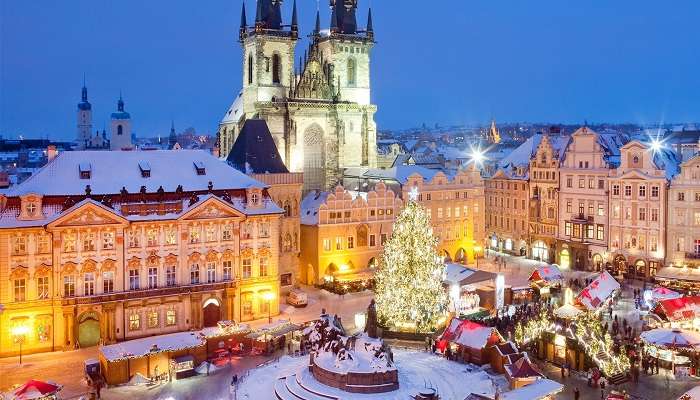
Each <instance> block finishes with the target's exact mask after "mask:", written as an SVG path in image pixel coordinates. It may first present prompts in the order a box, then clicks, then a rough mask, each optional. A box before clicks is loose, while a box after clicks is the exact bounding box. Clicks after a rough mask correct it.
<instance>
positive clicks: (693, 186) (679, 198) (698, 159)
mask: <svg viewBox="0 0 700 400" xmlns="http://www.w3.org/2000/svg"><path fill="white" fill-rule="evenodd" d="M666 262H667V263H668V264H673V265H676V266H690V267H700V155H696V156H695V157H693V158H690V159H689V160H688V161H686V162H684V163H683V164H681V166H680V173H679V174H678V175H676V176H675V177H674V178H673V180H672V181H671V185H670V186H669V193H668V233H667V241H666Z"/></svg>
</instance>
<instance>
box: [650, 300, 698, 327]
mask: <svg viewBox="0 0 700 400" xmlns="http://www.w3.org/2000/svg"><path fill="white" fill-rule="evenodd" d="M654 312H655V313H657V314H663V315H665V316H666V318H667V319H668V320H669V321H685V320H692V319H694V318H695V317H696V316H700V296H688V297H681V298H678V299H668V300H661V301H659V302H658V304H657V305H656V308H655V309H654Z"/></svg>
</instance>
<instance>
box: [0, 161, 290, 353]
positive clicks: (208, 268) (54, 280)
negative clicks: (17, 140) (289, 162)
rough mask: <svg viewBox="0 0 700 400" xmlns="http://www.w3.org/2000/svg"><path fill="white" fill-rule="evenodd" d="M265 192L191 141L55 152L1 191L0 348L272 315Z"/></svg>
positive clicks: (58, 345) (273, 239)
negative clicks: (18, 335) (176, 145)
mask: <svg viewBox="0 0 700 400" xmlns="http://www.w3.org/2000/svg"><path fill="white" fill-rule="evenodd" d="M268 190H269V189H268V187H267V185H265V184H263V183H261V182H259V181H256V180H254V179H252V178H250V177H248V176H246V175H244V174H242V173H240V172H238V171H236V170H235V169H233V168H231V167H229V166H227V165H226V164H225V163H222V162H221V161H220V160H218V159H216V158H214V157H212V156H211V155H210V154H208V153H205V152H201V151H188V150H178V151H147V152H135V151H132V152H122V151H116V152H98V151H75V152H62V153H60V154H59V155H58V156H56V157H55V158H54V159H53V160H52V161H51V162H49V163H48V164H47V165H46V166H45V167H44V168H43V169H41V170H40V171H39V172H37V173H36V174H35V175H33V176H32V177H31V178H30V179H28V180H27V181H25V182H24V183H22V184H20V185H18V186H15V187H13V188H11V189H10V190H9V191H7V192H5V193H4V194H2V195H0V303H2V304H3V306H4V310H3V312H2V313H1V314H0V319H1V320H0V322H1V323H0V354H2V355H11V354H16V353H17V352H18V350H19V348H18V345H17V343H16V342H15V341H14V340H13V337H12V336H11V332H13V330H14V329H15V328H16V327H19V326H22V327H25V328H28V334H27V337H26V341H25V343H24V345H23V349H24V351H28V352H40V351H53V350H62V349H72V348H75V347H77V346H80V347H87V346H93V345H95V344H98V343H114V342H116V341H121V340H128V339H132V338H138V337H145V336H152V335H158V334H163V333H170V332H177V331H186V330H190V329H201V328H202V327H206V326H212V325H216V323H217V322H218V321H219V320H235V321H247V320H252V319H257V318H263V317H267V316H268V314H272V315H276V314H277V313H278V304H279V303H278V301H276V299H277V298H279V279H280V278H279V273H278V268H279V264H278V262H279V261H278V260H279V257H280V251H279V241H278V240H277V238H278V237H279V229H280V218H281V216H282V215H283V214H284V210H283V209H282V208H280V207H278V206H277V205H276V204H275V203H274V202H273V201H272V199H271V198H270V195H269V192H268ZM273 299H274V301H273Z"/></svg>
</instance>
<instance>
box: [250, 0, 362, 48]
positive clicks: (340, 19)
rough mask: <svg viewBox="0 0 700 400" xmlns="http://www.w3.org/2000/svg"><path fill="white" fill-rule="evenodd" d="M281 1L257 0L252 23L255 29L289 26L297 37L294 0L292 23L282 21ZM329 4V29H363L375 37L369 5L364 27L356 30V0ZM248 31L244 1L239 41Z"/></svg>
mask: <svg viewBox="0 0 700 400" xmlns="http://www.w3.org/2000/svg"><path fill="white" fill-rule="evenodd" d="M282 1H283V0H256V10H255V25H254V32H256V33H262V32H265V31H277V32H278V34H279V33H280V32H285V31H284V28H286V27H289V28H290V30H289V31H288V34H291V36H293V37H295V38H296V37H298V34H299V21H298V13H297V2H296V0H294V3H293V6H292V21H291V25H284V24H283V23H282V9H281V7H282ZM329 1H330V7H331V21H330V31H331V33H337V34H342V35H357V34H358V33H365V34H366V35H367V38H369V39H370V40H373V39H374V27H373V24H372V9H371V8H370V9H369V12H368V14H367V27H366V29H365V30H364V31H361V30H358V27H357V17H356V13H357V1H358V0H329ZM313 33H314V34H315V35H320V33H321V13H320V11H319V10H317V11H316V24H315V26H314V32H313ZM247 34H248V19H247V16H246V9H245V1H244V2H243V5H242V9H241V26H240V33H239V38H240V40H241V41H242V40H243V39H244V38H245V37H246V36H247Z"/></svg>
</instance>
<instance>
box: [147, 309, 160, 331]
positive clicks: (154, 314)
mask: <svg viewBox="0 0 700 400" xmlns="http://www.w3.org/2000/svg"><path fill="white" fill-rule="evenodd" d="M157 327H158V311H149V312H148V328H149V329H153V328H157Z"/></svg>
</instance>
